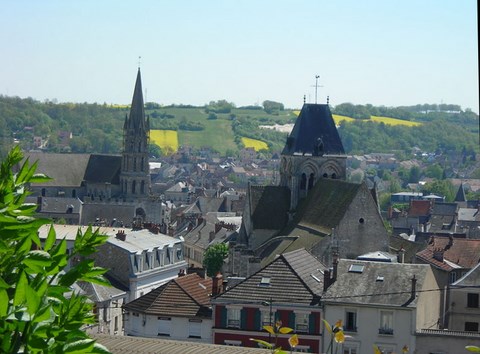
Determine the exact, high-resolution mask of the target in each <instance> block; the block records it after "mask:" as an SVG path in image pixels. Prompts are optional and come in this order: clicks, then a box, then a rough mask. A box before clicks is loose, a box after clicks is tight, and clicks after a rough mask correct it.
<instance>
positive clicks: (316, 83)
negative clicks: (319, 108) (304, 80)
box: [312, 75, 323, 104]
mask: <svg viewBox="0 0 480 354" xmlns="http://www.w3.org/2000/svg"><path fill="white" fill-rule="evenodd" d="M319 77H320V76H319V75H315V86H312V87H315V104H317V91H318V88H319V87H323V86H319V85H318V78H319Z"/></svg>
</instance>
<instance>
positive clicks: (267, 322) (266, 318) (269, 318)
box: [260, 311, 275, 329]
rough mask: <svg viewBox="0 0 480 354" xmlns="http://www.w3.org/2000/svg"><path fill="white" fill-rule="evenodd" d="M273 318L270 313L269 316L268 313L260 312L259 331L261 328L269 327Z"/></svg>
mask: <svg viewBox="0 0 480 354" xmlns="http://www.w3.org/2000/svg"><path fill="white" fill-rule="evenodd" d="M274 318H275V316H274V314H273V313H272V314H271V315H270V311H262V320H261V323H260V329H262V328H263V326H269V325H271V322H270V321H273V320H274Z"/></svg>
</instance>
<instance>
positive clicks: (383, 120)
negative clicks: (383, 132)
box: [370, 116, 422, 127]
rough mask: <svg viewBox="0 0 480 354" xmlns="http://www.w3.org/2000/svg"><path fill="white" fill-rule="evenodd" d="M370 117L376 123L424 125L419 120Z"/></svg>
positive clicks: (410, 125)
mask: <svg viewBox="0 0 480 354" xmlns="http://www.w3.org/2000/svg"><path fill="white" fill-rule="evenodd" d="M370 119H371V120H372V121H374V122H376V123H385V124H389V125H406V126H407V127H416V126H419V125H422V123H419V122H412V121H409V120H403V119H396V118H390V117H376V116H371V117H370Z"/></svg>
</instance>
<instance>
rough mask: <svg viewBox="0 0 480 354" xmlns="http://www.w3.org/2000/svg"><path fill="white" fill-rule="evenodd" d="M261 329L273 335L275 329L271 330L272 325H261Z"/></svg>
mask: <svg viewBox="0 0 480 354" xmlns="http://www.w3.org/2000/svg"><path fill="white" fill-rule="evenodd" d="M263 329H264V330H266V331H267V332H268V333H270V334H271V335H275V331H274V330H273V327H272V326H263Z"/></svg>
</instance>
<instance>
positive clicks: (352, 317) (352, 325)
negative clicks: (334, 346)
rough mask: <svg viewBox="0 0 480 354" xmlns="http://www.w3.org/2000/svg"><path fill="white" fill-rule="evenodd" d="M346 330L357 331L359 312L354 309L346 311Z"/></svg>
mask: <svg viewBox="0 0 480 354" xmlns="http://www.w3.org/2000/svg"><path fill="white" fill-rule="evenodd" d="M345 331H346V332H356V331H357V312H356V311H354V310H347V311H346V312H345Z"/></svg>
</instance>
